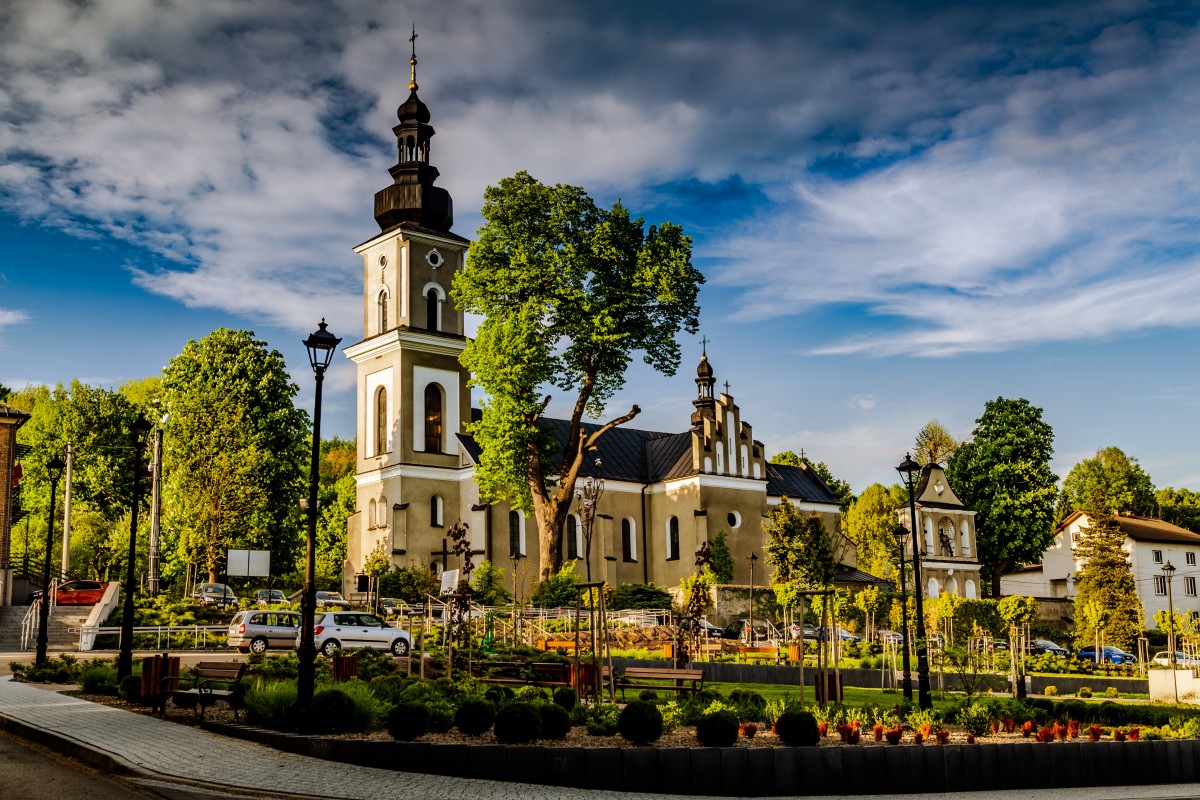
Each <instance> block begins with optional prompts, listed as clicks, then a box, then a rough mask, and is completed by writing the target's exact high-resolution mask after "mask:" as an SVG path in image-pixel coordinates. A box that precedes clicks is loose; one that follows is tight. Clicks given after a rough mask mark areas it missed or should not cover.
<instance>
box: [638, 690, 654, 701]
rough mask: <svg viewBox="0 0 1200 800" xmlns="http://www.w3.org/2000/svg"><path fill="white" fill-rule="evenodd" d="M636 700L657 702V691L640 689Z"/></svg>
mask: <svg viewBox="0 0 1200 800" xmlns="http://www.w3.org/2000/svg"><path fill="white" fill-rule="evenodd" d="M638 700H645V701H646V702H647V703H656V702H658V692H656V691H654V690H653V689H642V690H641V691H640V692H638Z"/></svg>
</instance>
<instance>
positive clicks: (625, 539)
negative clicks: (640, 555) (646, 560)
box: [621, 517, 637, 561]
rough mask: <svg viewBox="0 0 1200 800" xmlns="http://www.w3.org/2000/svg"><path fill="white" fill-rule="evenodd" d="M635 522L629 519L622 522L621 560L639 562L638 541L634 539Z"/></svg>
mask: <svg viewBox="0 0 1200 800" xmlns="http://www.w3.org/2000/svg"><path fill="white" fill-rule="evenodd" d="M634 533H635V530H634V526H633V520H632V519H630V518H629V517H626V518H625V519H623V520H621V558H622V559H623V560H625V561H637V540H636V539H634Z"/></svg>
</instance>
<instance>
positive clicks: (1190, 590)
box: [1183, 578, 1196, 597]
mask: <svg viewBox="0 0 1200 800" xmlns="http://www.w3.org/2000/svg"><path fill="white" fill-rule="evenodd" d="M1183 593H1184V594H1186V595H1187V596H1188V597H1195V596H1196V579H1195V578H1184V579H1183Z"/></svg>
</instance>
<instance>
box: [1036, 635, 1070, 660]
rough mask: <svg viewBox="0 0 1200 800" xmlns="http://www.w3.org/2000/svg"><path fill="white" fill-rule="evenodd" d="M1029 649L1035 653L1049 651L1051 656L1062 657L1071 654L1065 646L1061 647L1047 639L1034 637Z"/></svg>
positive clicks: (1040, 653)
mask: <svg viewBox="0 0 1200 800" xmlns="http://www.w3.org/2000/svg"><path fill="white" fill-rule="evenodd" d="M1030 649H1032V650H1033V652H1034V653H1036V654H1037V655H1043V654H1046V653H1049V654H1050V655H1052V656H1062V657H1063V658H1066V657H1067V656H1069V655H1071V651H1069V650H1067V648H1065V647H1061V646H1059V645H1057V644H1055V643H1054V642H1052V641H1050V640H1048V639H1034V640H1033V645H1032V647H1031V648H1030Z"/></svg>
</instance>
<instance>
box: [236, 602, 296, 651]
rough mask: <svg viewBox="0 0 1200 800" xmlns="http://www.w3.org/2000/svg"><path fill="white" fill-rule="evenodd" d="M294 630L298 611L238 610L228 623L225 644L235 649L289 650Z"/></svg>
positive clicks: (294, 644) (293, 645)
mask: <svg viewBox="0 0 1200 800" xmlns="http://www.w3.org/2000/svg"><path fill="white" fill-rule="evenodd" d="M298 630H300V615H299V614H297V613H296V612H294V611H239V612H238V613H237V614H234V615H233V621H232V622H230V623H229V646H230V647H236V648H237V650H238V652H239V653H265V652H266V651H267V650H269V649H282V650H290V649H292V648H294V647H295V646H296V632H297V631H298Z"/></svg>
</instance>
